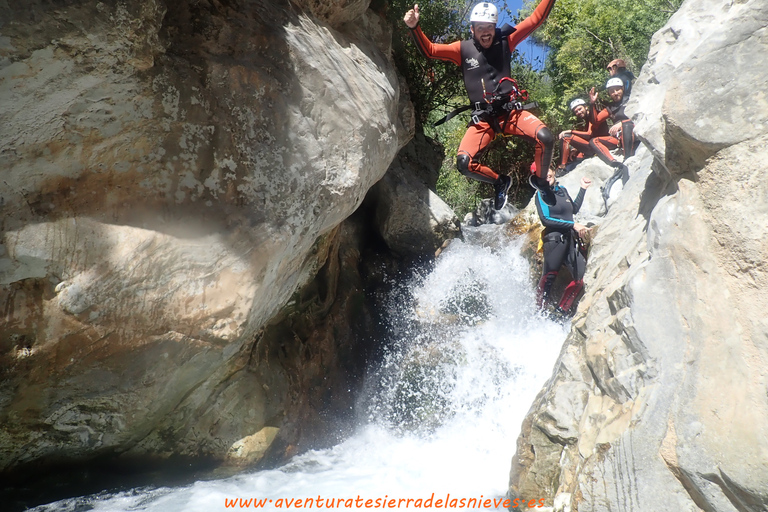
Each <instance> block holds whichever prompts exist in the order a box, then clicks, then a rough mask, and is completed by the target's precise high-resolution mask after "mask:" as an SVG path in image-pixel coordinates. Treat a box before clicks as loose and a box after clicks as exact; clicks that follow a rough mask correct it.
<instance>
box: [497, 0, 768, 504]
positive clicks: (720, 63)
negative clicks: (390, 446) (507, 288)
mask: <svg viewBox="0 0 768 512" xmlns="http://www.w3.org/2000/svg"><path fill="white" fill-rule="evenodd" d="M767 24H768V5H767V4H766V3H765V2H761V1H745V2H721V1H707V2H690V1H689V2H685V3H684V5H683V6H682V7H681V9H680V10H679V12H678V13H677V14H675V16H673V17H672V19H671V20H670V22H669V23H668V25H667V26H666V27H665V28H663V29H662V30H661V31H659V33H657V34H656V36H655V37H654V43H653V46H652V48H651V54H650V60H649V63H648V64H647V65H646V66H645V67H644V68H643V70H642V73H641V74H640V76H639V77H638V80H637V83H636V84H635V86H634V89H633V96H634V98H633V100H632V106H631V108H632V109H633V110H634V112H635V119H636V120H637V130H638V132H639V133H640V135H641V136H642V138H643V139H644V141H645V143H646V145H647V148H648V150H649V151H645V150H641V151H640V152H638V155H637V156H635V157H634V158H633V159H631V160H630V161H629V167H630V171H631V177H630V180H629V182H628V184H627V186H626V188H625V189H624V190H623V191H621V194H620V195H619V196H618V198H617V199H616V201H615V203H614V204H613V205H612V206H611V209H610V211H609V213H608V214H607V216H606V217H605V219H604V220H603V222H602V223H601V226H600V230H599V233H598V234H597V237H596V239H595V240H594V245H593V248H592V253H591V259H590V262H589V265H588V268H587V275H586V277H585V283H586V294H585V296H584V298H583V300H582V301H581V303H580V306H579V310H578V313H577V315H576V317H575V318H574V319H573V328H572V331H571V333H570V335H569V337H568V339H567V340H566V343H565V346H564V348H563V352H562V354H561V357H560V360H559V361H558V363H557V365H556V367H555V369H554V373H553V376H552V378H551V379H550V381H549V382H548V384H547V385H546V387H545V388H544V389H543V390H542V393H541V395H540V396H539V398H538V399H537V401H536V403H534V405H533V407H532V409H531V412H530V413H529V416H528V418H527V419H526V422H525V424H524V425H523V432H522V435H521V437H520V438H519V440H518V451H517V454H516V455H515V458H514V460H513V462H512V472H511V477H510V488H511V490H512V492H513V493H515V494H517V495H521V496H531V497H542V496H547V497H548V499H549V502H548V504H549V505H552V506H553V509H554V510H558V511H560V510H582V511H583V510H590V511H609V510H622V511H647V510H690V511H695V510H706V511H718V512H720V511H763V510H768V457H767V456H766V454H768V433H766V427H765V425H766V424H768V395H766V387H767V384H766V380H765V368H766V367H768V335H767V334H766V331H767V329H766V325H767V324H768V322H766V320H765V318H766V315H765V313H764V312H765V311H766V310H768V298H766V295H765V293H764V290H765V285H766V284H768V269H766V266H765V261H766V257H767V256H768V244H766V235H768V208H767V207H766V201H767V200H768V177H767V176H766V174H765V172H764V169H762V165H761V162H762V161H763V160H764V158H765V155H766V149H765V148H766V142H768V135H766V131H767V130H766V128H768V124H767V123H766V119H767V118H766V116H768V106H766V103H765V101H763V92H762V90H758V89H759V88H758V89H756V88H755V85H756V84H758V83H759V84H764V83H768V72H766V70H765V69H762V67H761V66H758V65H756V62H758V60H759V59H760V57H759V56H760V55H763V56H764V55H767V54H768V31H766V28H765V27H766V25H767Z"/></svg>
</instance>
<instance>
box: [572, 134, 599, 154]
mask: <svg viewBox="0 0 768 512" xmlns="http://www.w3.org/2000/svg"><path fill="white" fill-rule="evenodd" d="M570 139H571V140H570V141H569V144H570V145H571V147H574V148H576V149H577V150H578V151H579V152H580V153H582V154H583V155H584V157H588V156H593V155H594V154H595V151H594V149H592V146H590V145H589V141H588V140H587V139H583V138H581V137H579V136H578V135H573V136H571V137H570Z"/></svg>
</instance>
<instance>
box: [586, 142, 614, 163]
mask: <svg viewBox="0 0 768 512" xmlns="http://www.w3.org/2000/svg"><path fill="white" fill-rule="evenodd" d="M589 147H590V148H591V149H592V151H594V153H595V155H597V157H598V158H599V159H600V160H602V161H603V162H605V163H606V164H608V165H610V166H611V167H613V166H614V163H615V162H616V159H615V158H613V155H612V154H611V150H614V149H616V148H617V147H619V139H617V138H616V137H611V136H610V135H609V136H606V137H594V138H592V139H590V140H589Z"/></svg>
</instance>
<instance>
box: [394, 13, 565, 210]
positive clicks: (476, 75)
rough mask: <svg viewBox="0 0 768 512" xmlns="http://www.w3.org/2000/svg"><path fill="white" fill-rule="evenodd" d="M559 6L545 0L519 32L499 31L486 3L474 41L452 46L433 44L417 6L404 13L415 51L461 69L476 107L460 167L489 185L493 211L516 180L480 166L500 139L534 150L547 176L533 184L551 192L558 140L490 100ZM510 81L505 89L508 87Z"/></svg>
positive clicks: (476, 20) (477, 16) (473, 27)
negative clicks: (517, 52) (515, 56)
mask: <svg viewBox="0 0 768 512" xmlns="http://www.w3.org/2000/svg"><path fill="white" fill-rule="evenodd" d="M554 3H555V0H541V2H540V3H539V5H538V6H537V7H536V9H535V10H534V11H533V13H532V14H531V15H530V16H528V17H527V18H526V19H524V20H523V21H521V22H520V23H519V24H518V25H517V26H516V27H514V28H512V27H510V26H509V25H504V26H503V27H502V28H497V27H496V23H497V21H498V9H497V8H496V6H495V5H493V4H492V3H489V2H482V3H479V4H477V5H475V7H474V8H473V9H472V13H471V15H470V18H469V21H470V31H471V33H472V38H470V39H467V40H465V41H454V42H453V43H450V44H438V43H433V42H431V41H430V40H429V39H428V38H427V36H425V35H424V33H423V32H422V31H421V27H419V6H418V5H414V6H413V9H411V10H409V11H408V12H407V13H405V17H404V18H403V21H404V22H405V24H406V25H407V26H408V28H409V29H410V30H411V34H412V35H413V38H414V41H415V42H416V46H417V47H418V48H419V51H420V52H421V53H422V54H423V55H424V56H425V57H427V58H430V59H440V60H444V61H448V62H453V63H454V64H456V65H457V66H461V71H462V74H463V75H464V87H465V88H466V91H467V95H468V96H469V101H470V103H471V104H472V107H471V108H473V111H472V122H471V123H470V125H469V127H468V128H467V131H466V133H465V134H464V138H463V139H462V141H461V144H460V145H459V150H458V156H457V158H456V167H457V168H458V170H459V172H461V173H462V174H463V175H465V176H467V177H469V178H472V179H475V180H478V181H482V182H484V183H490V184H492V185H493V189H494V207H495V208H496V209H497V210H500V209H502V208H503V207H504V205H505V204H506V202H507V191H508V190H509V187H510V185H511V184H512V180H511V178H510V177H509V176H505V175H499V174H497V173H496V172H495V171H493V170H492V169H491V168H489V167H487V166H485V165H482V164H481V163H480V161H479V158H480V156H481V155H482V152H483V150H485V149H486V147H487V146H488V144H490V143H491V141H492V140H493V139H494V138H496V136H497V135H499V134H501V135H507V136H511V135H514V136H519V137H525V138H527V139H529V140H532V141H534V143H535V144H536V149H535V157H534V158H535V161H536V164H537V166H538V169H541V170H544V174H542V173H541V172H539V173H538V174H536V175H533V176H532V177H531V181H532V184H533V185H535V186H537V187H541V188H544V189H546V188H547V187H548V185H547V180H546V179H545V177H546V170H547V169H549V166H550V163H551V162H552V151H553V149H554V144H555V141H554V137H553V136H552V133H551V132H550V131H549V129H548V128H547V127H546V126H545V125H544V123H543V122H541V121H540V120H539V119H538V118H537V117H536V116H534V115H533V114H531V113H530V112H528V111H527V110H524V109H519V108H517V107H515V106H512V105H511V103H512V102H507V103H505V104H502V105H500V104H498V102H489V95H492V94H493V93H495V92H497V91H499V90H502V89H504V88H505V87H506V86H508V84H509V83H510V82H512V81H511V77H510V59H511V55H512V51H514V49H515V47H516V46H517V45H518V44H519V43H520V42H521V41H522V40H523V39H525V38H526V37H528V36H529V35H530V34H531V33H532V32H533V31H534V30H535V29H536V28H537V27H538V26H539V25H541V24H542V23H543V22H544V20H545V19H546V18H547V16H549V12H550V11H551V10H552V6H553V5H554ZM505 79H506V83H505Z"/></svg>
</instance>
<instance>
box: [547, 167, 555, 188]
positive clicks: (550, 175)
mask: <svg viewBox="0 0 768 512" xmlns="http://www.w3.org/2000/svg"><path fill="white" fill-rule="evenodd" d="M547 183H549V186H550V187H554V186H555V171H553V170H552V169H550V170H549V172H548V173H547Z"/></svg>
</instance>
